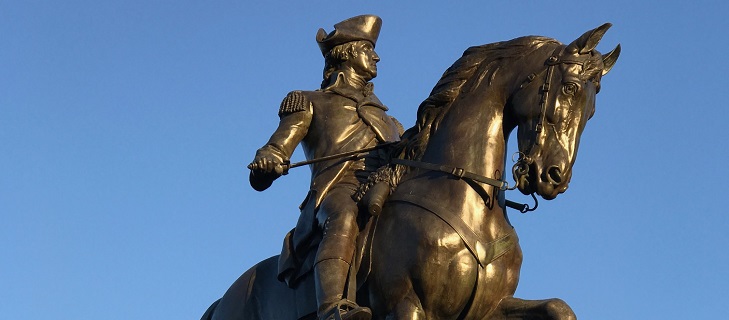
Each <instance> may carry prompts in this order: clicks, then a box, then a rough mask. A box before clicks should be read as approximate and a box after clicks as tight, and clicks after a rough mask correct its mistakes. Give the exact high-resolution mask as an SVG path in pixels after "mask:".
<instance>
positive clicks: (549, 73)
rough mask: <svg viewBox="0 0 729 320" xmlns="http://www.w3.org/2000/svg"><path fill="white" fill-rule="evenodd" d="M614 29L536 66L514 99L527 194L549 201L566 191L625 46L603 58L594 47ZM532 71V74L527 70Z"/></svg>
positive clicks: (519, 172) (517, 175)
mask: <svg viewBox="0 0 729 320" xmlns="http://www.w3.org/2000/svg"><path fill="white" fill-rule="evenodd" d="M610 26H611V25H610V24H609V23H606V24H604V25H602V26H600V27H598V28H596V29H594V30H590V31H588V32H586V33H585V34H584V35H582V36H581V37H579V38H577V40H575V41H573V42H572V43H570V44H569V45H567V46H564V45H559V46H558V47H557V48H556V49H555V50H554V51H552V54H551V55H550V56H549V57H548V58H546V59H545V60H541V59H544V56H543V55H540V57H539V58H536V57H535V58H534V59H540V60H541V61H535V62H534V63H535V64H534V65H535V66H536V69H535V70H532V71H531V72H534V73H531V74H529V75H528V76H526V77H525V78H526V79H524V80H523V81H521V82H520V83H518V84H517V85H516V89H515V93H514V94H513V95H512V96H511V99H510V107H511V108H510V110H513V116H514V117H515V124H516V125H518V134H517V136H518V140H519V155H520V158H519V161H518V162H517V164H516V165H515V166H514V179H516V180H517V185H518V187H519V190H520V191H521V192H522V193H524V194H531V193H533V192H536V193H537V194H539V195H541V196H542V197H543V198H545V199H547V200H549V199H554V198H555V197H557V195H558V194H560V193H562V192H564V191H565V190H567V187H568V183H569V181H570V179H571V177H572V165H573V164H574V163H575V158H576V157H577V148H578V146H579V143H580V135H581V134H582V131H583V130H584V128H585V124H586V123H587V120H588V119H590V117H592V115H593V114H594V112H595V95H596V94H597V92H598V91H599V90H600V79H601V77H602V76H603V75H605V74H606V73H607V72H608V71H610V69H611V68H612V67H613V65H614V64H615V61H616V60H617V58H618V55H619V54H620V45H618V46H617V47H616V48H615V49H614V50H613V51H611V52H610V53H608V54H605V55H602V54H600V53H599V52H598V51H597V50H595V47H596V46H597V43H598V42H599V41H600V39H601V38H602V36H603V35H604V34H605V31H607V29H608V28H610ZM527 72H530V71H527Z"/></svg>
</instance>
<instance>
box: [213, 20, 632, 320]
mask: <svg viewBox="0 0 729 320" xmlns="http://www.w3.org/2000/svg"><path fill="white" fill-rule="evenodd" d="M608 27H609V25H608V24H606V25H603V26H601V27H599V28H597V29H595V30H591V31H589V32H587V33H586V34H585V35H583V36H582V37H580V38H578V39H577V40H575V41H574V42H572V43H571V44H570V45H567V46H565V45H563V44H561V43H559V42H557V41H555V40H553V39H548V38H542V37H524V38H518V39H514V40H511V41H507V42H503V43H495V44H490V45H484V46H480V47H473V48H470V49H469V50H467V51H466V53H464V56H463V57H462V58H461V59H459V60H458V61H456V62H455V63H454V64H453V66H451V67H450V68H449V69H448V70H447V71H446V72H445V73H444V75H443V77H442V78H441V80H440V81H439V82H438V84H437V85H436V86H435V88H434V89H433V92H432V93H431V96H430V97H429V98H428V99H426V100H425V101H424V102H423V103H422V104H421V106H420V108H419V110H418V123H417V124H416V126H415V127H413V128H412V129H410V130H408V132H406V134H405V136H404V137H403V138H404V140H405V141H407V142H408V143H409V144H408V146H407V147H406V149H405V155H406V158H407V159H410V160H411V161H416V162H418V163H429V164H445V165H447V166H449V167H454V168H463V169H456V170H454V171H453V172H451V173H446V172H443V171H438V170H431V169H424V168H423V167H418V166H417V165H410V166H409V168H408V169H407V170H406V173H405V174H404V175H403V176H402V178H401V179H400V183H399V185H398V187H397V188H396V189H395V191H394V192H393V194H392V196H391V198H390V200H389V201H388V202H387V203H386V205H385V206H384V208H383V211H382V214H381V215H380V216H379V221H378V222H377V225H376V231H375V237H374V239H373V241H374V242H373V245H372V252H373V257H374V258H373V262H372V272H371V274H370V276H369V278H368V280H367V282H366V283H365V284H364V286H363V289H362V290H360V292H359V293H358V300H359V301H360V302H362V303H363V304H366V305H368V306H370V307H371V309H372V312H373V318H374V319H574V318H575V315H574V313H573V312H572V310H571V309H570V308H569V306H567V304H565V303H564V302H563V301H561V300H559V299H549V300H535V301H527V300H521V299H517V298H514V297H513V294H514V292H515V290H516V286H517V283H518V279H519V271H520V268H521V261H522V254H521V249H520V248H519V244H518V239H517V237H516V233H515V232H514V230H513V228H512V226H511V225H510V224H509V221H508V219H507V217H506V211H505V208H504V197H503V192H502V191H503V190H502V189H500V188H497V187H494V186H490V185H487V184H483V183H481V182H478V181H476V180H473V179H468V178H463V179H462V178H460V176H462V175H463V173H464V172H467V173H470V174H473V175H478V176H485V177H491V178H495V179H502V178H503V177H504V176H505V172H506V171H507V170H506V168H505V165H504V162H505V161H504V159H505V157H506V145H507V139H508V136H509V134H510V132H511V131H512V130H513V129H515V128H517V127H518V139H519V149H520V160H519V162H518V163H517V165H518V169H519V170H515V171H514V172H515V178H516V179H517V180H518V181H519V183H518V187H519V189H520V190H521V191H522V192H523V193H525V194H532V193H537V194H539V195H541V196H542V197H543V198H545V199H553V198H555V197H556V196H557V195H558V194H559V193H562V192H564V191H565V190H566V189H567V184H568V182H569V180H570V178H571V168H572V165H573V164H574V160H575V157H576V153H577V147H578V144H579V137H580V134H581V133H582V130H583V129H584V127H585V124H586V122H587V119H588V118H589V117H590V116H591V115H592V114H593V113H594V101H595V100H594V97H595V94H596V93H597V91H598V88H599V81H600V77H601V76H602V75H604V74H605V73H607V71H609V70H610V68H611V67H612V65H613V64H614V62H615V61H616V59H617V56H618V54H619V48H618V49H617V50H614V51H612V52H611V53H609V54H607V55H605V56H602V55H600V53H599V52H597V51H595V50H594V48H595V46H596V45H597V42H598V41H599V39H600V38H601V37H602V35H603V34H604V32H605V31H606V30H607V28H608ZM550 57H552V58H550ZM545 83H546V84H548V85H547V86H543V84H545ZM400 169H402V168H400ZM275 271H276V265H275V263H274V262H273V260H271V259H269V260H267V261H264V262H262V263H261V264H259V265H257V266H256V267H254V268H253V269H251V270H249V271H248V272H246V274H244V275H243V276H241V278H240V279H239V280H238V281H236V283H235V284H234V285H233V286H232V287H231V289H230V290H229V291H228V292H227V293H226V294H225V296H224V297H223V298H222V299H221V300H220V301H219V303H218V302H216V304H214V305H213V306H211V308H210V309H209V310H208V312H206V315H205V316H203V319H267V320H270V319H291V320H294V319H296V318H297V315H301V310H302V308H301V307H299V309H298V312H297V308H295V307H294V306H296V305H297V304H296V301H297V300H298V298H296V294H295V293H294V292H293V290H290V289H288V288H287V287H286V286H285V284H283V283H281V282H277V281H276V275H275ZM304 286H305V287H306V286H308V285H304ZM301 294H302V293H299V295H301ZM311 294H313V290H312V291H311Z"/></svg>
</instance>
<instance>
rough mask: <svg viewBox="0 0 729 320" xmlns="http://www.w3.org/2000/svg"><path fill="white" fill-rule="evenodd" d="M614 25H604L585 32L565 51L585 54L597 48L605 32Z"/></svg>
mask: <svg viewBox="0 0 729 320" xmlns="http://www.w3.org/2000/svg"><path fill="white" fill-rule="evenodd" d="M612 26H613V24H612V23H606V24H603V25H601V26H599V27H597V28H595V29H592V30H590V31H587V32H585V34H583V35H582V36H580V37H579V38H577V39H576V40H575V41H572V43H570V44H569V45H568V46H567V48H565V50H566V51H567V52H569V53H579V54H585V53H588V52H590V51H592V50H593V49H595V47H597V43H598V42H600V39H602V36H603V35H605V32H606V31H607V30H608V29H610V27H612Z"/></svg>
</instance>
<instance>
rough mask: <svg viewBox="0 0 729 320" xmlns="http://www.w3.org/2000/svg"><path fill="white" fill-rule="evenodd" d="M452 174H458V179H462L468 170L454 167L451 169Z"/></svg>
mask: <svg viewBox="0 0 729 320" xmlns="http://www.w3.org/2000/svg"><path fill="white" fill-rule="evenodd" d="M451 174H452V175H454V176H456V177H457V178H458V179H461V178H463V175H464V174H466V170H464V169H463V168H453V170H451Z"/></svg>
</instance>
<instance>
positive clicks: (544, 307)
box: [489, 297, 577, 320]
mask: <svg viewBox="0 0 729 320" xmlns="http://www.w3.org/2000/svg"><path fill="white" fill-rule="evenodd" d="M489 319H492V320H576V319H577V317H576V316H575V313H574V312H573V311H572V308H570V306H568V305H567V303H565V302H564V301H562V300H560V299H546V300H523V299H518V298H514V297H508V298H504V299H502V300H501V302H500V303H499V305H498V307H497V309H496V310H495V311H494V315H493V316H492V317H491V318H489Z"/></svg>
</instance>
